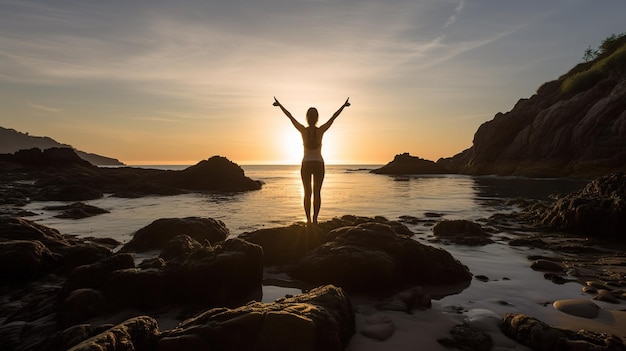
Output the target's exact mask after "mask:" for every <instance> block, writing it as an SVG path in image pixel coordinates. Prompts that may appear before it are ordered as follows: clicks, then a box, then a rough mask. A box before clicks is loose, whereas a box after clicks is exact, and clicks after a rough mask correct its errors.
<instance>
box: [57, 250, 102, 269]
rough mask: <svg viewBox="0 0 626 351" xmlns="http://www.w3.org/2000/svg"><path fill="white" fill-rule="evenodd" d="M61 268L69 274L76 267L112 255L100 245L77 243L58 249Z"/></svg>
mask: <svg viewBox="0 0 626 351" xmlns="http://www.w3.org/2000/svg"><path fill="white" fill-rule="evenodd" d="M59 254H60V255H61V260H60V263H61V266H62V267H63V270H64V271H66V272H71V271H72V270H73V269H74V268H76V267H78V266H84V265H88V264H92V263H95V262H98V261H100V260H103V259H105V258H107V257H110V256H112V255H113V252H112V251H111V250H110V249H109V248H107V247H105V246H102V245H99V244H94V243H79V244H75V245H72V246H68V247H64V248H61V249H59Z"/></svg>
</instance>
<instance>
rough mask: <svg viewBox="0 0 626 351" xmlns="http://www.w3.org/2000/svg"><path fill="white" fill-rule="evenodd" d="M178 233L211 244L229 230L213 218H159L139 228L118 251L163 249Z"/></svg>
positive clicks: (222, 238) (223, 236)
mask: <svg viewBox="0 0 626 351" xmlns="http://www.w3.org/2000/svg"><path fill="white" fill-rule="evenodd" d="M180 234H185V235H188V236H189V237H190V238H193V239H194V240H196V241H197V242H200V243H204V242H205V240H206V241H208V242H209V243H211V244H215V243H216V242H218V241H222V240H225V239H226V238H227V237H228V234H229V230H228V228H226V225H225V224H224V223H223V222H222V221H220V220H216V219H213V218H200V217H187V218H161V219H157V220H156V221H154V222H152V223H150V224H149V225H147V226H146V227H143V228H141V229H139V230H138V231H137V232H136V233H135V235H134V236H133V238H132V239H131V240H130V241H129V242H128V243H126V245H124V246H123V247H122V248H121V250H120V252H143V251H149V250H158V249H163V248H164V247H165V245H166V244H167V243H168V242H170V240H172V239H174V238H175V237H176V236H178V235H180Z"/></svg>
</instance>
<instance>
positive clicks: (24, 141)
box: [0, 127, 124, 166]
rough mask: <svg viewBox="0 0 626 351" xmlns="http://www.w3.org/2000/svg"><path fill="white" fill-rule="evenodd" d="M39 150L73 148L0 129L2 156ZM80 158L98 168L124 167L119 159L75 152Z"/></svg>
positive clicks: (42, 138) (48, 139)
mask: <svg viewBox="0 0 626 351" xmlns="http://www.w3.org/2000/svg"><path fill="white" fill-rule="evenodd" d="M32 148H38V149H41V150H45V149H50V148H72V146H70V145H67V144H62V143H59V142H58V141H56V140H54V139H52V138H49V137H40V136H32V135H29V134H28V133H21V132H18V131H16V130H14V129H7V128H2V127H0V154H12V153H14V152H17V151H19V150H27V149H32ZM75 151H76V154H78V156H79V157H80V158H82V159H83V160H85V161H88V162H89V163H91V164H93V165H96V166H122V165H124V164H123V163H122V162H120V161H119V160H117V159H114V158H111V157H105V156H101V155H96V154H93V153H88V152H84V151H80V150H75Z"/></svg>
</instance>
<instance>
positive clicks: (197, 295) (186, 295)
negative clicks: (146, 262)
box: [102, 238, 263, 309]
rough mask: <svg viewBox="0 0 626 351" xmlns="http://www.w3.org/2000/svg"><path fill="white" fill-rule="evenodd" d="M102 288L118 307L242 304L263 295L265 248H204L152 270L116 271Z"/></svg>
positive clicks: (237, 244) (236, 243) (235, 242)
mask: <svg viewBox="0 0 626 351" xmlns="http://www.w3.org/2000/svg"><path fill="white" fill-rule="evenodd" d="M105 282H106V284H104V285H103V286H102V291H103V292H104V294H105V296H106V297H107V299H109V300H110V301H113V302H114V303H116V304H117V305H118V306H126V307H136V308H145V309H153V308H163V307H165V306H172V305H199V306H211V307H212V306H218V305H219V306H238V305H240V304H241V303H245V302H247V301H250V300H251V299H253V298H254V297H256V294H260V293H261V286H262V282H263V250H262V249H261V247H260V246H258V245H254V244H251V243H248V242H246V241H244V240H241V239H237V238H234V239H229V240H226V241H223V242H221V243H219V244H217V245H215V246H213V247H209V246H203V247H201V248H198V249H196V250H194V251H193V252H191V253H189V254H187V255H184V256H179V257H177V258H176V259H174V260H170V261H168V262H167V264H166V265H164V266H162V267H159V268H156V269H155V268H150V269H137V268H129V269H120V270H116V271H113V272H111V273H110V274H109V275H108V279H106V280H105Z"/></svg>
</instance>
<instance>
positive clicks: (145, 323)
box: [70, 316, 159, 351]
mask: <svg viewBox="0 0 626 351" xmlns="http://www.w3.org/2000/svg"><path fill="white" fill-rule="evenodd" d="M158 334H159V326H158V324H157V321H156V320H155V319H154V318H152V317H148V316H140V317H135V318H131V319H129V320H126V321H124V322H122V323H120V324H118V325H116V326H114V327H113V328H110V329H107V330H106V331H104V332H102V333H100V334H98V335H96V336H93V337H91V338H89V339H87V340H85V341H83V342H81V343H80V344H78V345H76V346H74V347H72V348H71V349H70V351H94V350H98V351H149V350H154V349H155V348H156V343H157V341H158Z"/></svg>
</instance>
